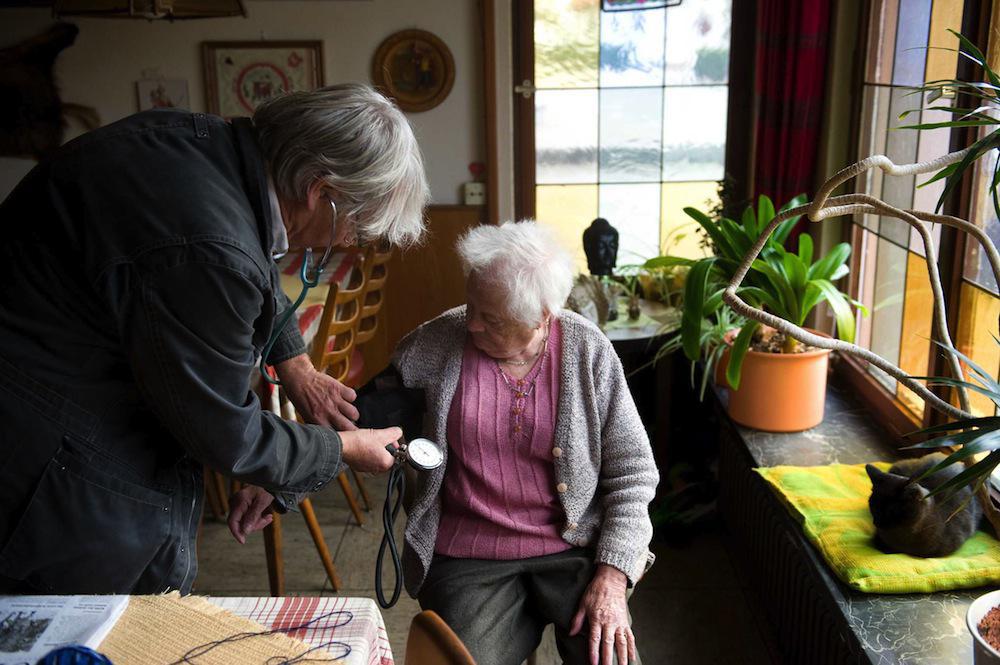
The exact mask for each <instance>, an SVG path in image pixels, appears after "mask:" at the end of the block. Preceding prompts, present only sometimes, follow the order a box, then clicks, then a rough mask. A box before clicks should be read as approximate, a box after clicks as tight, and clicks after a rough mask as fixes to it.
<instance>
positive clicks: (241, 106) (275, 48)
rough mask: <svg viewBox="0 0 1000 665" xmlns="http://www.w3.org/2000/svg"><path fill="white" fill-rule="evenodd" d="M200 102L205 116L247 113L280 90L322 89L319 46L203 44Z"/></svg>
mask: <svg viewBox="0 0 1000 665" xmlns="http://www.w3.org/2000/svg"><path fill="white" fill-rule="evenodd" d="M202 60H203V65H204V67H205V100H206V105H207V108H208V112H209V113H214V114H216V115H221V116H223V117H225V118H232V117H237V116H247V115H251V114H252V113H253V111H254V109H255V108H257V105H258V104H260V103H261V102H262V101H264V100H265V99H268V98H270V97H273V96H274V95H276V94H279V93H281V92H292V91H295V90H312V89H314V88H318V87H320V86H322V85H323V43H322V42H318V41H308V42H298V41H296V42H271V41H265V42H204V43H203V44H202Z"/></svg>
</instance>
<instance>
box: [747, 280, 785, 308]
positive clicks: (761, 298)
mask: <svg viewBox="0 0 1000 665" xmlns="http://www.w3.org/2000/svg"><path fill="white" fill-rule="evenodd" d="M739 293H740V297H742V298H743V299H744V300H747V301H748V302H751V303H756V304H757V305H758V306H759V305H765V306H766V308H767V309H768V310H769V311H770V312H771V313H777V312H782V311H784V306H783V305H782V304H781V303H780V302H778V301H777V300H776V299H775V297H774V296H773V295H771V294H770V293H768V292H767V291H765V290H764V289H761V288H759V287H756V286H746V287H744V288H742V289H740V291H739Z"/></svg>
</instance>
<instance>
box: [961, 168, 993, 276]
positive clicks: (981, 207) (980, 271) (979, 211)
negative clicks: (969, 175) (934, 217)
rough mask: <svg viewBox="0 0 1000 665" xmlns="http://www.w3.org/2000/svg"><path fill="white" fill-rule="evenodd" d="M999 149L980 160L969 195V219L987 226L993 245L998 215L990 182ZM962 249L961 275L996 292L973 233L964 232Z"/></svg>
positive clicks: (987, 265) (990, 273)
mask: <svg viewBox="0 0 1000 665" xmlns="http://www.w3.org/2000/svg"><path fill="white" fill-rule="evenodd" d="M998 156H1000V152H998V151H997V150H993V151H991V152H990V154H989V155H987V156H985V157H983V158H981V159H980V160H979V167H978V173H977V176H976V181H975V189H974V190H973V191H974V195H973V197H972V200H973V205H972V216H971V219H970V220H969V221H971V222H973V223H975V224H976V226H979V227H980V228H985V229H986V234H987V235H988V236H989V238H990V240H992V241H993V244H994V245H998V246H1000V220H998V219H997V214H996V210H995V209H994V207H993V199H992V194H991V190H990V187H989V184H990V183H991V182H992V181H993V172H994V169H995V167H996V164H997V158H998ZM967 238H968V239H967V242H966V245H965V247H966V249H965V274H964V277H965V278H966V279H967V280H969V281H971V282H974V283H976V284H978V285H979V286H981V287H983V288H984V289H986V290H987V291H990V292H991V293H997V283H996V279H995V278H994V275H993V269H992V268H991V267H990V262H989V261H988V260H987V258H986V253H985V252H984V251H983V250H982V248H981V247H980V245H979V243H978V242H976V240H975V239H974V238H973V237H972V236H967Z"/></svg>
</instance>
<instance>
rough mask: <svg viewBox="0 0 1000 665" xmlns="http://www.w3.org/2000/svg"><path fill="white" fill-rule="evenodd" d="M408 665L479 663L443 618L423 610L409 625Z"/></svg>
mask: <svg viewBox="0 0 1000 665" xmlns="http://www.w3.org/2000/svg"><path fill="white" fill-rule="evenodd" d="M406 665H476V661H475V660H473V658H472V654H470V653H469V650H468V649H466V648H465V645H464V644H462V640H460V639H459V638H458V636H457V635H456V634H455V632H454V631H453V630H452V629H451V628H449V627H448V624H446V623H445V622H444V620H443V619H442V618H441V617H439V616H438V615H437V614H436V613H435V612H433V611H431V610H424V611H423V612H421V613H420V614H418V615H416V616H415V617H413V621H412V622H411V623H410V633H409V635H408V636H407V638H406Z"/></svg>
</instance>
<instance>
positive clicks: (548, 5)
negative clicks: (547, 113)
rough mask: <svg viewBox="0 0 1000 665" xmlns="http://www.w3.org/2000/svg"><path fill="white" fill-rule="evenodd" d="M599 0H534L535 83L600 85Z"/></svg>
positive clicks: (541, 86)
mask: <svg viewBox="0 0 1000 665" xmlns="http://www.w3.org/2000/svg"><path fill="white" fill-rule="evenodd" d="M600 8H601V5H600V1H599V0H535V86H537V87H539V88H593V87H596V86H597V81H598V64H599V45H600V44H599V41H598V34H599V32H600V29H599V24H600Z"/></svg>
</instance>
